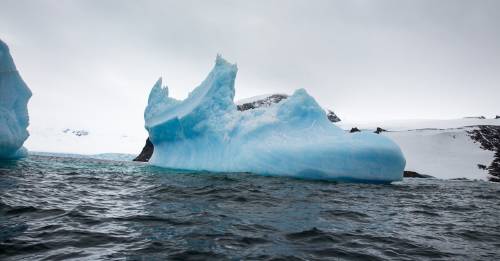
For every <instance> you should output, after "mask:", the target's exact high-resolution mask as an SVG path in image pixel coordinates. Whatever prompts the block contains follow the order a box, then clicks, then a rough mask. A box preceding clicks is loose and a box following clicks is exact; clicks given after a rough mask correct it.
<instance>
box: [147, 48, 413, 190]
mask: <svg viewBox="0 0 500 261" xmlns="http://www.w3.org/2000/svg"><path fill="white" fill-rule="evenodd" d="M237 71H238V69H237V67H236V65H234V64H230V63H228V62H227V61H225V60H224V59H223V58H221V57H220V56H217V59H216V61H215V66H214V68H213V69H212V71H211V72H210V74H209V75H208V76H207V78H206V79H205V80H204V81H203V82H202V83H201V85H200V86H198V87H197V88H196V89H194V90H193V91H192V92H191V93H190V94H189V96H188V97H187V98H186V99H185V100H183V101H179V100H176V99H173V98H170V97H168V88H167V87H166V86H164V87H162V80H161V78H160V79H159V80H158V82H157V83H156V84H155V85H154V87H153V89H152V90H151V93H150V95H149V99H148V105H147V107H146V110H145V112H144V119H145V127H146V129H147V131H148V132H149V139H150V140H151V142H152V143H153V145H154V153H153V155H152V157H151V159H150V161H149V162H150V163H151V164H153V165H156V166H161V167H168V168H175V169H187V170H195V171H211V172H251V173H255V174H261V175H275V176H287V177H297V178H305V179H322V180H339V181H360V182H377V183H388V182H392V181H398V180H401V179H402V177H403V170H404V167H405V159H404V157H403V154H402V153H401V150H400V148H399V147H398V145H396V144H395V143H394V142H393V141H391V140H390V139H388V138H386V137H383V136H381V135H377V134H374V133H368V132H357V133H347V132H345V131H344V130H342V129H340V128H339V127H337V126H335V124H333V123H332V122H330V120H329V119H328V117H327V114H326V112H325V111H324V110H323V108H322V107H321V106H319V105H318V103H317V102H316V101H315V100H314V98H313V97H311V96H310V95H309V94H308V93H307V92H306V91H305V90H304V89H299V90H297V91H295V93H294V94H293V95H291V96H289V97H288V98H286V99H283V100H282V101H280V102H278V103H273V104H270V105H269V106H262V107H257V108H255V109H251V110H244V111H240V110H238V109H237V105H235V103H234V102H233V98H234V93H235V89H234V81H235V77H236V73H237Z"/></svg>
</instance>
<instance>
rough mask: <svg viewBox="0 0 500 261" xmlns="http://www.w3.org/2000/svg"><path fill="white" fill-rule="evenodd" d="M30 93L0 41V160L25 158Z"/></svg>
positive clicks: (4, 45)
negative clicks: (24, 144) (24, 145)
mask: <svg viewBox="0 0 500 261" xmlns="http://www.w3.org/2000/svg"><path fill="white" fill-rule="evenodd" d="M30 97H31V91H30V89H29V88H28V86H27V85H26V83H24V81H23V79H22V78H21V76H20V75H19V72H18V71H17V69H16V66H15V65H14V61H13V60H12V57H11V55H10V52H9V47H8V46H7V44H5V43H4V42H3V41H2V40H0V159H12V158H20V157H24V156H26V154H27V151H26V149H25V148H24V147H23V143H24V141H25V140H26V139H27V138H28V136H29V134H28V131H27V130H26V128H27V127H28V121H29V119H28V107H27V105H28V100H29V99H30Z"/></svg>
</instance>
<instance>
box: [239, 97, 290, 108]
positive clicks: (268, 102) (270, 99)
mask: <svg viewBox="0 0 500 261" xmlns="http://www.w3.org/2000/svg"><path fill="white" fill-rule="evenodd" d="M286 98H288V95H285V94H273V95H271V96H268V97H266V98H264V99H261V100H256V101H253V102H248V103H243V104H240V105H237V106H236V107H237V108H238V110H239V111H246V110H253V109H255V108H259V107H263V106H264V107H268V106H271V104H273V103H279V102H281V101H282V100H284V99H286Z"/></svg>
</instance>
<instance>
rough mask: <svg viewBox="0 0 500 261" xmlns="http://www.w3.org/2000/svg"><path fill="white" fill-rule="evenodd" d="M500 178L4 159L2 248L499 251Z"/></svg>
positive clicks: (432, 254)
mask: <svg viewBox="0 0 500 261" xmlns="http://www.w3.org/2000/svg"><path fill="white" fill-rule="evenodd" d="M499 258H500V184H495V183H489V182H484V181H444V180H433V179H407V180H404V181H403V182H396V183H394V184H392V185H370V184H348V183H332V182H318V181H307V180H298V179H289V178H276V177H262V176H256V175H251V174H244V173H235V174H208V173H197V174H194V173H187V172H186V173H179V172H178V171H177V172H176V171H170V170H166V169H161V168H155V167H151V166H148V165H146V164H141V163H134V162H113V161H102V160H92V159H83V158H82V159H77V158H61V157H47V156H31V157H30V158H28V159H25V160H21V161H18V162H2V163H0V260H66V259H76V260H166V259H170V260H227V259H231V260H240V259H243V260H386V259H393V260H427V259H435V260H499Z"/></svg>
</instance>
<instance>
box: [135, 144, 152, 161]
mask: <svg viewBox="0 0 500 261" xmlns="http://www.w3.org/2000/svg"><path fill="white" fill-rule="evenodd" d="M154 150H155V147H154V146H153V143H151V141H150V140H149V138H148V139H147V140H146V145H144V148H142V151H141V153H140V154H139V156H137V157H136V158H135V159H134V161H142V162H148V161H149V159H150V158H151V156H153V151H154Z"/></svg>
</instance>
